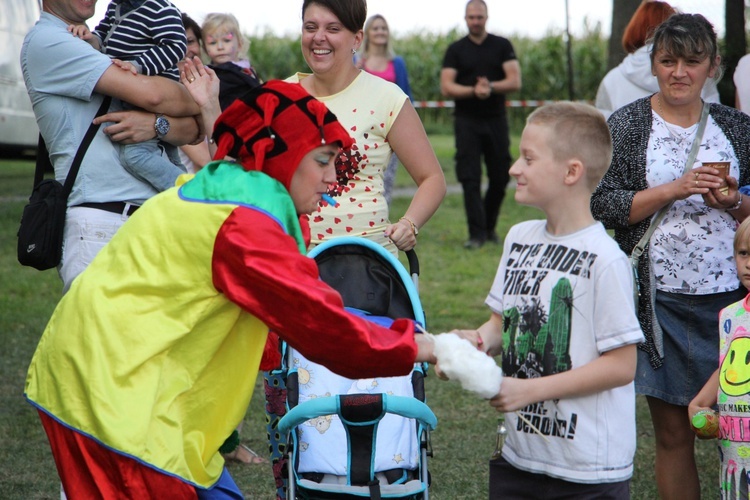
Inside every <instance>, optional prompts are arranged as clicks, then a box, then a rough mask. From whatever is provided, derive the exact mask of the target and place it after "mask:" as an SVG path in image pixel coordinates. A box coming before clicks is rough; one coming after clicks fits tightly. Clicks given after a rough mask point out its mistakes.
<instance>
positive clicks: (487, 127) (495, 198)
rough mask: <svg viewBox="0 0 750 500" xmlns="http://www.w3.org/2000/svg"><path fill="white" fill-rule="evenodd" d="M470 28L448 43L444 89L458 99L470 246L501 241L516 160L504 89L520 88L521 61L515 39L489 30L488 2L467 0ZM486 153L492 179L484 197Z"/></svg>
mask: <svg viewBox="0 0 750 500" xmlns="http://www.w3.org/2000/svg"><path fill="white" fill-rule="evenodd" d="M464 19H465V20H466V26H467V27H468V28H469V34H468V35H467V36H466V37H464V38H462V39H460V40H458V41H457V42H454V43H453V44H451V45H450V46H449V47H448V50H447V51H446V53H445V58H444V59H443V69H442V70H441V72H440V90H441V92H442V93H443V95H444V96H446V97H450V98H452V99H454V100H455V102H456V107H455V134H456V176H457V177H458V181H459V182H460V183H461V186H462V187H463V192H464V208H465V210H466V219H467V222H468V225H469V240H468V241H467V242H466V243H465V244H464V246H465V247H466V248H470V249H473V248H479V247H481V246H482V245H483V244H484V243H485V242H486V241H492V242H497V241H498V238H497V233H496V232H495V225H496V223H497V217H498V215H499V213H500V205H502V202H503V197H504V196H505V187H506V185H507V184H508V180H509V179H510V176H509V174H508V170H509V169H510V165H511V157H510V150H509V149H510V139H509V136H508V120H507V118H506V116H505V94H506V93H508V92H514V91H516V90H519V89H520V88H521V67H520V66H519V64H518V61H517V60H516V54H515V52H514V51H513V46H512V45H511V43H510V41H509V40H507V39H505V38H502V37H499V36H495V35H492V34H490V33H487V30H486V27H485V26H486V24H487V4H486V3H485V2H484V0H470V1H469V2H468V3H467V4H466V16H465V18H464ZM482 156H484V161H485V163H486V165H487V177H488V179H489V184H488V187H487V192H486V193H485V196H484V199H482V191H481V185H482Z"/></svg>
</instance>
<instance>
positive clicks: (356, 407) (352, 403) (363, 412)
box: [339, 394, 384, 489]
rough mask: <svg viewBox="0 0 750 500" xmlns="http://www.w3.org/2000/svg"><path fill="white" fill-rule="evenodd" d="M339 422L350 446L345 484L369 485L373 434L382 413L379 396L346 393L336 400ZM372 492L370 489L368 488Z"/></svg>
mask: <svg viewBox="0 0 750 500" xmlns="http://www.w3.org/2000/svg"><path fill="white" fill-rule="evenodd" d="M340 404H341V409H340V411H339V414H340V416H341V420H342V421H343V422H345V423H346V425H345V426H344V428H345V429H346V432H347V435H348V437H349V443H350V447H351V456H350V458H349V460H350V467H349V474H350V477H349V481H350V482H351V484H352V485H354V486H364V485H371V483H372V482H373V481H374V480H375V476H374V474H373V472H372V461H373V455H374V453H375V433H376V432H377V426H378V422H379V421H380V418H381V417H382V416H383V414H384V408H383V395H382V394H349V395H342V396H341V397H340ZM371 489H372V486H371Z"/></svg>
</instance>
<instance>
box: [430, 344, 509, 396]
mask: <svg viewBox="0 0 750 500" xmlns="http://www.w3.org/2000/svg"><path fill="white" fill-rule="evenodd" d="M432 338H433V339H434V341H435V349H434V352H435V357H436V358H437V361H438V366H439V367H440V370H441V371H442V372H443V373H444V374H445V375H446V376H447V377H448V378H450V379H452V380H458V381H459V383H460V384H461V387H463V388H464V389H466V390H467V391H472V392H474V393H476V394H478V395H479V396H481V397H483V398H485V399H490V398H492V397H493V396H495V395H497V393H498V392H500V384H501V383H502V379H503V371H502V370H501V369H500V367H499V366H497V364H496V363H495V360H494V359H493V358H491V357H490V356H487V354H485V353H484V352H482V351H480V350H479V349H477V348H476V347H474V346H473V345H471V342H469V341H468V340H466V339H464V338H461V337H459V336H458V335H456V334H455V333H441V334H440V335H433V336H432Z"/></svg>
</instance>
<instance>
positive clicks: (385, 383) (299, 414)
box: [279, 238, 437, 500]
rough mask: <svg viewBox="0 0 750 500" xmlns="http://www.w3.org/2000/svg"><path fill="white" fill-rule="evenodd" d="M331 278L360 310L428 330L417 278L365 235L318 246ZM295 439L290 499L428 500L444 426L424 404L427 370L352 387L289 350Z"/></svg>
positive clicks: (284, 422) (283, 429) (290, 428)
mask: <svg viewBox="0 0 750 500" xmlns="http://www.w3.org/2000/svg"><path fill="white" fill-rule="evenodd" d="M309 256H310V257H312V258H314V259H315V261H316V262H317V264H318V267H319V269H320V276H321V279H322V280H323V281H325V282H326V283H327V284H329V285H330V286H331V287H333V288H334V289H336V290H337V291H338V292H339V293H340V294H341V296H342V298H343V300H344V305H345V306H346V307H347V309H349V310H350V311H351V312H353V313H355V314H359V315H362V316H364V317H366V318H367V319H368V320H370V321H374V322H376V323H378V324H381V325H384V326H388V325H390V323H391V322H392V321H393V319H395V318H411V319H413V320H415V321H416V322H417V323H418V324H419V325H420V326H422V327H424V324H425V322H424V312H423V311H422V306H421V302H420V300H419V295H418V292H417V285H418V276H419V263H418V261H417V258H416V254H414V252H408V253H407V256H408V258H409V267H410V269H411V272H412V275H411V276H409V273H408V272H407V271H406V269H405V268H404V266H403V265H402V264H401V263H400V262H399V261H398V259H396V258H395V257H394V256H393V255H392V254H391V253H389V252H388V251H386V250H385V249H384V248H383V247H381V246H380V245H377V244H375V243H373V242H371V241H369V240H366V239H363V238H336V239H333V240H330V241H328V242H326V243H324V244H321V245H319V246H317V247H315V248H314V249H313V250H312V251H310V253H309ZM282 349H283V350H284V355H283V358H284V360H285V361H284V363H285V367H284V369H285V370H286V373H287V377H286V378H287V406H288V408H289V411H288V413H287V414H286V415H285V416H284V417H283V418H282V419H281V421H280V422H279V431H280V433H281V435H282V436H283V435H287V434H288V435H289V440H288V444H287V453H288V464H289V465H288V475H289V478H288V492H287V498H288V499H296V498H305V499H312V498H316V499H361V498H374V499H380V498H399V499H425V500H426V499H428V498H429V491H428V488H429V473H428V470H427V457H428V456H431V455H432V451H431V447H430V439H429V431H430V430H432V429H434V428H435V426H436V425H437V419H436V417H435V415H434V413H433V412H432V411H431V410H430V409H429V407H427V405H426V404H425V403H424V401H425V394H424V376H425V371H426V366H425V365H423V364H415V366H414V369H413V370H412V372H411V374H410V375H405V376H402V377H378V378H374V379H359V380H352V379H347V378H344V377H341V376H339V375H336V374H334V373H333V372H330V371H329V370H328V369H326V368H325V367H323V366H321V365H317V364H315V363H312V362H311V361H309V360H307V359H305V358H304V356H302V355H301V354H300V353H299V352H297V351H295V350H293V349H292V348H290V347H289V346H286V345H283V346H282Z"/></svg>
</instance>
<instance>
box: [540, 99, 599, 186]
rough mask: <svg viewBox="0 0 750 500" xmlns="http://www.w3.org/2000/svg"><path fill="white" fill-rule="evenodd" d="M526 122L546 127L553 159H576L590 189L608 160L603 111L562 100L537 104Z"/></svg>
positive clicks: (595, 183)
mask: <svg viewBox="0 0 750 500" xmlns="http://www.w3.org/2000/svg"><path fill="white" fill-rule="evenodd" d="M526 124H527V125H532V124H533V125H544V126H546V127H548V128H549V130H550V132H551V134H550V135H551V137H550V144H549V146H550V149H552V154H553V156H554V158H555V160H558V161H566V160H570V159H573V158H576V159H578V160H579V161H580V162H581V163H582V164H583V167H584V170H585V173H586V179H587V181H588V185H589V187H590V188H591V190H592V192H593V190H594V189H595V188H596V186H597V185H598V184H599V181H601V180H602V177H604V174H605V173H606V172H607V169H608V168H609V164H610V163H611V162H612V136H611V135H610V133H609V127H608V126H607V122H606V120H605V119H604V115H602V113H601V112H600V111H599V110H597V109H596V108H594V107H593V106H590V105H588V104H583V103H578V102H569V101H564V102H556V103H553V104H547V105H545V106H542V107H541V108H537V109H536V110H535V111H534V112H533V113H531V114H530V115H529V117H528V118H527V119H526Z"/></svg>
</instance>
